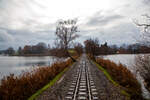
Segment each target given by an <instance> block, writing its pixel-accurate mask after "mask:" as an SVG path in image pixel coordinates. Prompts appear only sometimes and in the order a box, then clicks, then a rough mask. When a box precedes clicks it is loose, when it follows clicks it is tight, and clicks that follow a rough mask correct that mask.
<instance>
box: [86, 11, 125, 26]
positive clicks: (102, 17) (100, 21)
mask: <svg viewBox="0 0 150 100" xmlns="http://www.w3.org/2000/svg"><path fill="white" fill-rule="evenodd" d="M123 18H124V16H122V15H119V14H115V13H108V14H103V13H102V12H101V11H100V12H97V13H95V14H94V15H93V16H92V17H91V18H90V19H89V21H88V22H87V23H86V24H87V25H90V26H92V25H103V26H105V25H107V24H110V23H113V22H114V21H117V20H120V19H123Z"/></svg>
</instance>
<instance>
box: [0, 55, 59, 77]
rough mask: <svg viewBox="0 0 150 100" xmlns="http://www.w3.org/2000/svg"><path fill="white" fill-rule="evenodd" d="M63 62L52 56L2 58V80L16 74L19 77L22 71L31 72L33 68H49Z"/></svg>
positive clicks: (0, 61)
mask: <svg viewBox="0 0 150 100" xmlns="http://www.w3.org/2000/svg"><path fill="white" fill-rule="evenodd" d="M58 60H62V59H59V58H56V57H52V56H45V57H18V56H0V79H1V78H2V77H3V76H6V75H9V74H10V73H14V74H15V75H19V74H20V73H21V72H22V71H30V70H31V69H32V68H33V67H34V68H36V67H38V66H40V67H41V66H49V65H51V64H52V63H54V62H55V61H58Z"/></svg>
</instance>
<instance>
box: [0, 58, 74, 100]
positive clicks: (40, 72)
mask: <svg viewBox="0 0 150 100" xmlns="http://www.w3.org/2000/svg"><path fill="white" fill-rule="evenodd" d="M70 64H72V60H71V59H69V60H67V61H65V62H57V63H54V64H53V65H51V66H50V67H41V68H37V69H35V70H33V71H32V72H25V73H23V74H22V75H20V76H17V77H16V76H14V75H13V74H11V75H9V76H7V77H4V78H3V79H2V81H1V85H0V100H27V98H28V97H30V96H31V95H32V94H34V93H35V92H36V91H37V90H39V89H40V88H42V87H43V86H44V85H46V84H47V83H48V82H49V81H51V80H52V79H53V78H54V77H55V76H56V75H57V74H59V73H60V72H61V71H63V70H64V69H65V68H66V67H69V66H70Z"/></svg>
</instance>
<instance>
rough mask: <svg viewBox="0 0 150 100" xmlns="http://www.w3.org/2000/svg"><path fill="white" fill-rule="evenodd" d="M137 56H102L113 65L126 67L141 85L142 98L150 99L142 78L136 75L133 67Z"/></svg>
mask: <svg viewBox="0 0 150 100" xmlns="http://www.w3.org/2000/svg"><path fill="white" fill-rule="evenodd" d="M136 56H137V55H134V54H118V55H107V56H103V58H104V59H109V60H111V61H113V62H115V63H118V64H119V63H122V64H124V65H126V66H127V68H128V69H129V70H130V71H131V72H132V73H133V74H135V75H136V77H137V79H138V81H139V82H140V83H141V86H142V91H143V96H144V97H146V98H150V93H149V92H148V91H147V90H146V88H145V87H144V84H143V78H142V77H141V76H140V75H139V73H136V69H135V67H134V65H135V57H136Z"/></svg>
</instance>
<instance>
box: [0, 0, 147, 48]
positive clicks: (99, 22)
mask: <svg viewBox="0 0 150 100" xmlns="http://www.w3.org/2000/svg"><path fill="white" fill-rule="evenodd" d="M143 14H150V0H0V50H1V49H6V48H8V47H9V46H12V47H15V48H16V47H18V46H24V45H25V44H30V45H34V44H37V43H38V42H45V43H49V44H51V45H52V44H53V41H54V40H55V38H56V37H55V35H54V33H55V29H56V22H57V21H58V20H59V19H74V18H78V26H79V31H80V32H79V34H80V38H78V39H77V40H76V41H78V42H83V41H84V40H86V39H88V38H89V37H92V38H95V37H97V38H98V39H99V40H100V42H101V43H104V42H108V44H122V43H126V44H130V43H135V38H139V34H140V31H139V29H138V28H137V27H136V25H135V24H134V23H133V19H138V18H139V17H140V16H141V15H143Z"/></svg>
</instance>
